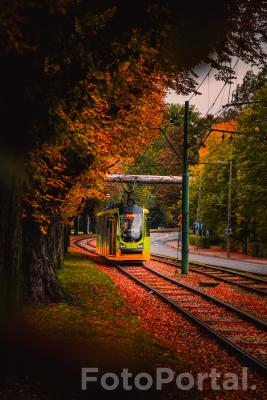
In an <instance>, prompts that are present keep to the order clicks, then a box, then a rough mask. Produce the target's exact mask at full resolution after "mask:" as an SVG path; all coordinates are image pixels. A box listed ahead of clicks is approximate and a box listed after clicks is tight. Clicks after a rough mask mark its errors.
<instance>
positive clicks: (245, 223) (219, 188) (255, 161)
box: [190, 71, 267, 257]
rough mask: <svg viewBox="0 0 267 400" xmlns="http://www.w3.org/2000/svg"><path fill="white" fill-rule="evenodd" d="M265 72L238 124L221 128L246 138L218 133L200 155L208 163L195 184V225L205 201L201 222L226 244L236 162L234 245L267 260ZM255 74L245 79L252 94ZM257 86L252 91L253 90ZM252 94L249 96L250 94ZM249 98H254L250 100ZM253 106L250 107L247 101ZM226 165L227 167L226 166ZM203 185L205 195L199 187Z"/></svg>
mask: <svg viewBox="0 0 267 400" xmlns="http://www.w3.org/2000/svg"><path fill="white" fill-rule="evenodd" d="M263 74H264V71H263V72H262V71H261V72H260V73H259V77H258V76H254V78H253V81H254V82H256V83H257V85H256V87H257V89H256V90H254V91H253V92H251V91H250V90H253V88H254V84H253V85H252V84H251V85H249V87H250V89H249V92H247V97H243V98H242V99H243V100H244V102H245V104H241V106H240V109H239V110H238V111H236V120H229V121H228V122H226V121H225V122H221V123H219V124H217V125H216V126H214V125H213V127H214V128H215V127H216V128H217V129H218V128H219V129H222V130H223V129H227V130H233V131H235V130H237V131H239V132H241V133H242V134H240V135H233V138H232V139H231V137H230V135H227V134H225V139H224V140H222V138H221V136H222V133H221V134H219V133H216V134H215V133H214V134H212V133H211V135H210V137H209V139H208V140H207V143H206V147H205V148H204V149H202V150H201V151H200V161H201V162H204V163H207V164H204V165H200V166H198V167H196V168H195V169H194V172H193V173H194V175H195V178H194V179H193V180H192V181H191V185H190V201H191V223H192V222H193V221H194V219H196V214H197V212H196V210H197V204H198V202H199V199H200V218H201V219H202V220H203V222H204V224H205V226H206V227H207V228H209V230H210V231H211V233H212V236H213V238H214V240H215V241H216V242H217V243H220V242H221V243H223V242H225V239H226V237H225V233H224V231H225V228H226V227H227V204H228V198H227V194H228V187H229V161H230V160H232V162H233V180H232V213H231V219H232V229H233V236H232V241H233V247H234V248H239V249H242V251H243V252H245V253H247V252H250V254H253V255H258V256H264V257H266V256H267V203H266V196H267V189H266V183H267V136H266V134H267V122H266V112H267V83H266V80H264V79H262V77H263ZM251 77H252V74H251V73H248V74H247V76H246V77H245V79H244V88H243V87H242V86H240V87H239V89H238V91H239V92H240V93H246V91H247V87H248V81H250V82H251ZM251 88H252V89H251ZM248 93H249V95H248ZM247 99H249V100H247ZM248 101H249V102H250V103H251V104H247V102H248ZM222 162H223V163H224V164H223V163H222ZM200 182H201V193H200V191H199V186H200V185H199V184H200Z"/></svg>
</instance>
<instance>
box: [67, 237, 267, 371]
mask: <svg viewBox="0 0 267 400" xmlns="http://www.w3.org/2000/svg"><path fill="white" fill-rule="evenodd" d="M81 240H84V239H78V240H76V241H75V242H74V244H75V245H76V246H78V247H80V248H82V249H83V250H86V251H88V252H89V253H92V254H97V253H96V251H95V250H89V249H88V248H87V247H85V246H83V245H81V244H80V243H79V242H80V241H81ZM92 247H94V246H92ZM116 267H117V269H118V270H119V271H121V272H122V273H123V274H125V275H126V276H128V277H129V278H131V279H133V280H134V281H136V282H137V283H138V284H140V285H141V286H143V287H144V288H146V289H148V290H150V291H152V292H153V293H155V294H156V295H157V296H158V297H159V298H161V299H162V300H163V301H164V302H166V303H167V304H169V305H170V306H172V307H173V308H174V309H175V310H176V311H179V312H181V313H182V314H184V315H185V316H186V317H187V318H188V319H189V320H191V321H193V322H195V323H196V324H197V325H198V326H200V327H202V328H203V329H204V330H205V331H207V332H208V333H209V334H210V335H211V336H213V337H215V338H216V339H217V340H218V341H219V342H220V343H221V344H222V345H224V346H225V347H227V348H228V349H229V350H231V351H232V352H233V353H235V354H236V355H238V356H239V357H240V358H242V359H243V360H244V361H246V362H247V363H248V364H250V365H252V366H253V367H254V368H256V369H257V370H259V371H260V372H263V373H264V374H266V373H267V365H266V364H265V363H264V362H262V361H261V360H259V359H258V358H257V357H255V356H254V355H253V354H251V353H249V352H248V351H246V350H245V349H243V348H242V347H241V346H239V345H237V344H235V343H234V342H232V341H231V340H229V339H228V338H227V337H225V336H223V335H222V334H220V333H219V332H217V331H216V330H215V329H213V328H212V327H211V326H209V325H208V324H206V323H205V322H204V321H202V320H201V319H199V318H198V317H197V316H195V315H194V314H192V313H191V312H190V311H188V310H186V309H185V308H184V307H182V306H180V305H178V304H177V303H176V302H175V301H173V300H172V299H170V298H169V297H168V296H166V295H164V294H163V293H161V292H160V291H159V290H157V289H156V288H155V287H154V286H151V285H149V284H147V283H145V282H144V281H142V280H141V279H139V278H138V277H136V276H135V275H134V274H131V273H130V272H129V271H127V270H126V269H127V267H122V266H121V265H116ZM138 267H139V268H140V265H138ZM141 268H144V269H145V270H148V271H149V272H150V273H152V274H154V275H156V276H159V277H160V278H162V279H164V280H167V281H169V282H171V283H172V284H174V285H176V286H180V287H182V288H184V289H188V290H189V291H191V292H193V293H196V294H199V295H201V296H202V297H204V298H206V299H207V300H210V301H213V302H214V303H217V304H218V305H219V306H223V307H225V308H227V309H229V310H230V311H232V312H234V313H236V314H238V316H241V318H244V319H246V320H249V321H250V322H252V323H254V324H255V325H257V326H259V327H260V328H261V329H266V327H267V324H266V323H265V322H264V321H262V320H260V319H258V318H255V317H253V316H252V315H250V314H248V313H245V312H244V311H242V310H239V309H238V308H236V307H234V306H231V305H230V304H228V303H225V302H222V301H221V300H218V299H216V298H214V297H212V296H209V295H207V294H206V293H204V292H202V291H200V290H198V289H195V288H192V287H190V286H187V285H185V284H182V283H181V282H177V281H176V280H175V279H173V278H171V277H169V276H166V275H164V274H162V273H160V272H158V271H155V270H154V269H151V268H149V267H147V266H141Z"/></svg>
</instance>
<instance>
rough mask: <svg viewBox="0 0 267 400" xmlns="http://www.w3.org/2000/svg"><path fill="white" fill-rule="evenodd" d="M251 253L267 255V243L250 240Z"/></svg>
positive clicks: (253, 254) (261, 255)
mask: <svg viewBox="0 0 267 400" xmlns="http://www.w3.org/2000/svg"><path fill="white" fill-rule="evenodd" d="M249 254H250V255H251V256H254V257H267V244H264V243H259V242H250V243H249Z"/></svg>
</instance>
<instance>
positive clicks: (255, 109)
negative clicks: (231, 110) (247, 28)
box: [234, 83, 267, 256]
mask: <svg viewBox="0 0 267 400" xmlns="http://www.w3.org/2000/svg"><path fill="white" fill-rule="evenodd" d="M252 101H253V102H255V103H254V104H251V105H248V106H246V107H244V108H243V110H242V111H241V113H240V115H239V117H238V126H239V129H240V130H241V131H242V132H243V134H242V135H240V136H239V137H238V138H237V139H236V140H235V142H234V158H235V160H236V165H237V176H236V181H235V186H236V192H237V204H238V207H237V221H238V233H239V238H240V239H242V240H243V242H245V243H246V241H247V240H249V241H250V242H251V246H250V247H251V252H252V253H253V254H254V255H261V256H266V254H267V246H266V243H267V207H266V200H265V199H266V194H267V192H266V181H267V173H266V171H267V169H266V155H267V145H266V143H267V142H266V132H267V124H266V118H265V116H266V111H267V84H266V83H265V85H263V86H262V87H261V88H260V89H258V90H256V91H255V92H254V94H253V97H252ZM245 247H246V246H245Z"/></svg>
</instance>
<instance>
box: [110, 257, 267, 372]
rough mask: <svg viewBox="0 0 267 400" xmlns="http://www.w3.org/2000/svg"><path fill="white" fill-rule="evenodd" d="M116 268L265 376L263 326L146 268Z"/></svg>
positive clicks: (266, 339) (265, 332) (265, 333)
mask: <svg viewBox="0 0 267 400" xmlns="http://www.w3.org/2000/svg"><path fill="white" fill-rule="evenodd" d="M117 268H118V269H119V271H120V272H122V273H124V274H125V275H127V276H128V277H129V278H131V279H133V280H134V281H135V282H137V283H138V284H140V285H142V286H143V287H145V288H146V289H148V290H149V291H150V292H153V293H154V294H155V295H157V296H158V297H160V298H161V299H162V300H164V301H165V302H166V303H168V304H169V305H171V306H172V307H173V308H174V309H175V310H176V311H177V312H182V313H183V314H184V315H185V316H186V317H187V318H189V319H190V320H191V321H193V322H194V323H196V324H197V325H199V326H200V327H202V328H203V329H205V330H206V331H207V332H208V333H209V335H211V336H213V337H215V338H216V339H217V340H218V341H219V342H220V343H222V344H223V345H224V346H226V347H227V348H228V349H230V350H231V351H233V352H235V354H237V355H238V356H239V357H241V358H242V359H243V360H244V361H245V362H246V363H248V364H249V365H251V366H253V367H254V368H256V369H258V370H260V371H261V372H264V373H265V374H266V373H267V352H266V346H267V324H266V322H264V321H262V320H260V319H258V318H255V317H254V316H252V315H250V314H248V313H245V312H243V311H242V310H240V309H238V308H236V307H234V306H232V305H230V304H228V303H225V302H222V301H220V300H218V299H216V298H214V297H212V296H210V295H207V294H206V293H204V292H201V291H200V290H198V289H195V288H192V287H190V286H187V285H185V284H182V283H180V282H177V281H176V280H174V279H172V278H171V277H169V276H166V275H164V274H162V273H160V272H158V271H155V270H153V269H151V268H149V267H147V266H140V265H139V266H119V265H118V266H117Z"/></svg>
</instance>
